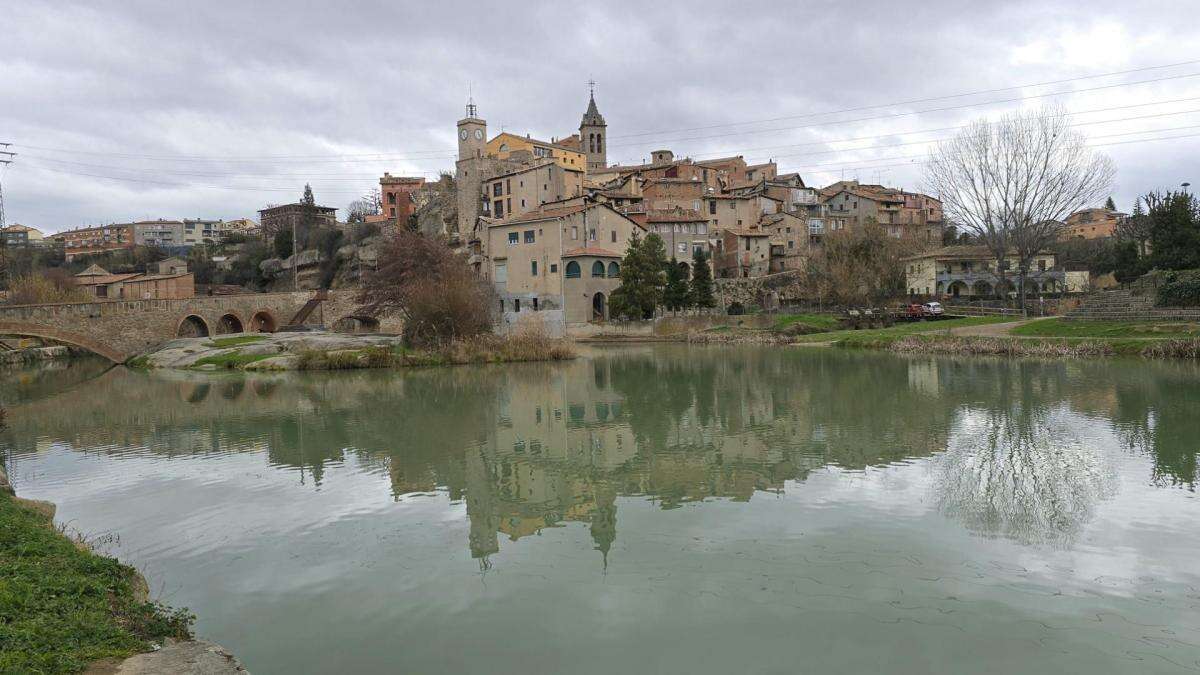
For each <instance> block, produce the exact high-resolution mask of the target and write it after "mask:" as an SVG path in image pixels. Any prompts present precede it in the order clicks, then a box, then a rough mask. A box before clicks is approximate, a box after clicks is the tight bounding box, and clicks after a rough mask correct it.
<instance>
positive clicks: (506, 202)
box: [504, 197, 513, 216]
mask: <svg viewBox="0 0 1200 675" xmlns="http://www.w3.org/2000/svg"><path fill="white" fill-rule="evenodd" d="M504 210H505V211H508V215H510V216H511V215H512V212H513V210H512V197H509V198H508V199H505V200H504Z"/></svg>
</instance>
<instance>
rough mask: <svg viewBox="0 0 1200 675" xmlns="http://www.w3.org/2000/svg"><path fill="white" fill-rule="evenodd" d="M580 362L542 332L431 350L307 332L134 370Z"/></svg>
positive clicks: (167, 350) (161, 357) (161, 353)
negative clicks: (573, 360)
mask: <svg viewBox="0 0 1200 675" xmlns="http://www.w3.org/2000/svg"><path fill="white" fill-rule="evenodd" d="M574 357H575V351H574V350H573V349H572V348H571V346H570V343H569V342H567V341H565V340H559V339H555V338H550V337H547V336H545V335H543V334H541V333H537V332H521V333H516V334H514V335H507V336H497V335H486V336H479V337H475V338H471V339H466V340H457V341H454V342H451V343H449V344H447V345H445V346H442V347H437V348H430V349H410V348H407V347H405V346H404V342H403V339H402V338H401V337H400V336H398V335H377V334H358V335H353V334H351V335H347V334H342V333H327V332H304V333H271V334H267V333H254V334H246V335H230V336H221V337H215V338H183V339H179V340H173V341H171V342H168V343H167V344H165V345H163V346H162V347H161V348H159V349H158V350H156V351H154V352H151V353H149V354H145V355H143V356H140V357H138V358H136V359H134V360H133V361H131V362H130V364H129V365H130V366H132V367H139V368H176V369H187V370H201V371H205V370H207V371H215V370H348V369H357V368H401V367H413V366H437V365H454V364H466V363H515V362H520V361H561V360H565V359H571V358H574Z"/></svg>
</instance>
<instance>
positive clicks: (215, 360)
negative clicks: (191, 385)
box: [191, 349, 278, 370]
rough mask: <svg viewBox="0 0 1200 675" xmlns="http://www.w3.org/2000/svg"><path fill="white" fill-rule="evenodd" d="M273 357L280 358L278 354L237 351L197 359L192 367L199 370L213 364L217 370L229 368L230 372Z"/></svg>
mask: <svg viewBox="0 0 1200 675" xmlns="http://www.w3.org/2000/svg"><path fill="white" fill-rule="evenodd" d="M272 356H278V354H243V353H241V352H239V351H237V350H236V349H235V350H233V351H231V352H224V353H222V354H213V355H212V356H205V357H203V358H200V359H197V360H196V362H195V363H193V364H192V366H191V367H192V368H199V367H201V366H207V365H210V364H211V365H214V366H216V367H217V368H228V369H230V370H233V369H237V368H241V367H242V366H244V365H246V364H247V363H254V362H255V361H262V360H263V359H269V358H271V357H272Z"/></svg>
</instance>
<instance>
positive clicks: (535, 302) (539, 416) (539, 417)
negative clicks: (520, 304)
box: [533, 263, 542, 420]
mask: <svg viewBox="0 0 1200 675" xmlns="http://www.w3.org/2000/svg"><path fill="white" fill-rule="evenodd" d="M534 264H535V265H536V264H537V263H534ZM533 311H535V312H536V311H538V303H537V298H534V299H533ZM537 415H538V419H539V420H540V419H541V418H542V409H541V408H538V411H537Z"/></svg>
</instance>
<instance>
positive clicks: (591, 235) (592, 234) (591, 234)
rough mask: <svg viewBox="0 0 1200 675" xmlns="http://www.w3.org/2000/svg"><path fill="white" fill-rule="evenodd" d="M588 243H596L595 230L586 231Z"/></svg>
mask: <svg viewBox="0 0 1200 675" xmlns="http://www.w3.org/2000/svg"><path fill="white" fill-rule="evenodd" d="M588 241H596V228H592V229H590V230H588Z"/></svg>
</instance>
